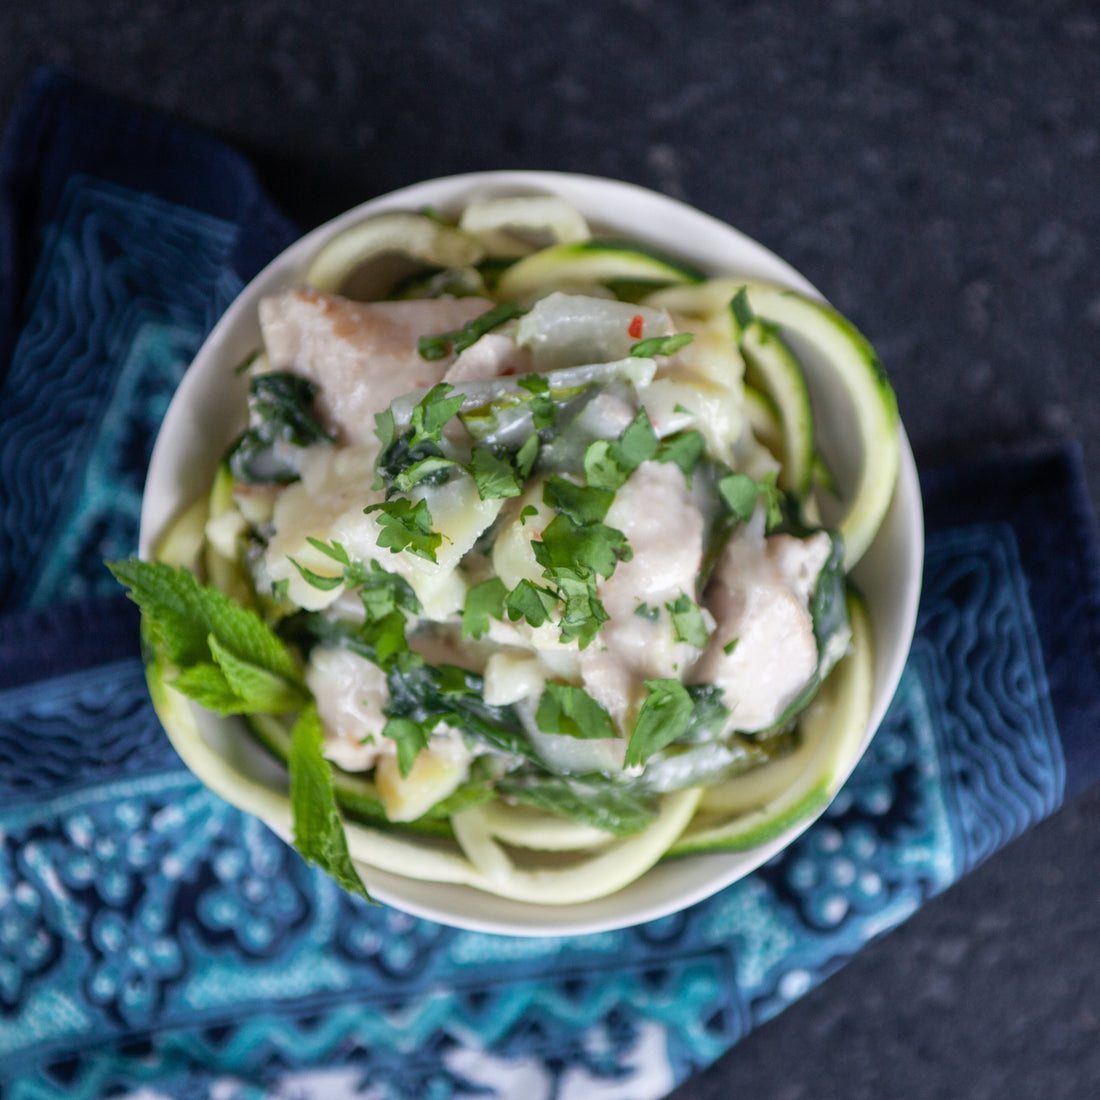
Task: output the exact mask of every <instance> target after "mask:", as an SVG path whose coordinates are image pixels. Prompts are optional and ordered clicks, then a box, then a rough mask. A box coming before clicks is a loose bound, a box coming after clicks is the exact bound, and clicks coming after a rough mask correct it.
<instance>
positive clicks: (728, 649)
mask: <svg viewBox="0 0 1100 1100" xmlns="http://www.w3.org/2000/svg"><path fill="white" fill-rule="evenodd" d="M740 640H741V639H740V638H731V639H730V640H729V641H728V642H726V644H725V645H724V646H722V652H723V653H724V654H725V655H726V656H727V657H729V656H730V655H731V654H732V653H733V651H734V650H735V649H736V648H737V643H738V642H739V641H740Z"/></svg>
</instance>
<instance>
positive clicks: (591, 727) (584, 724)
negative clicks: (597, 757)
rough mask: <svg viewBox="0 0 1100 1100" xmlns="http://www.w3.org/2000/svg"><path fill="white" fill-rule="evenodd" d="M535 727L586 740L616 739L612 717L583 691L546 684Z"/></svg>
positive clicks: (540, 697) (577, 688) (537, 711)
mask: <svg viewBox="0 0 1100 1100" xmlns="http://www.w3.org/2000/svg"><path fill="white" fill-rule="evenodd" d="M535 725H537V726H538V728H539V729H540V730H542V732H543V733H558V734H564V735H565V736H567V737H577V738H582V739H584V740H593V739H601V738H604V737H614V736H615V727H614V725H613V724H612V721H611V715H610V714H608V713H607V711H606V710H605V709H604V708H603V707H602V706H600V704H599V703H597V702H596V700H595V699H593V698H592V696H591V695H589V694H588V692H587V691H585V690H584V688H580V687H575V686H573V685H572V684H559V683H557V682H555V681H554V680H549V681H547V684H546V687H545V688H544V689H543V692H542V695H541V696H539V705H538V709H537V710H536V711H535Z"/></svg>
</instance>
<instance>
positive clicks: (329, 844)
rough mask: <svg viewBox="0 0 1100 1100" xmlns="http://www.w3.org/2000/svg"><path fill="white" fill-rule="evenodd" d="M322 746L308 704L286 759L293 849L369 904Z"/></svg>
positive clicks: (312, 708)
mask: <svg viewBox="0 0 1100 1100" xmlns="http://www.w3.org/2000/svg"><path fill="white" fill-rule="evenodd" d="M323 741H324V734H323V731H322V729H321V720H320V718H319V717H318V714H317V707H316V706H315V705H313V704H311V705H310V706H308V707H306V708H305V710H303V711H302V713H301V714H300V715H299V717H298V721H297V722H295V724H294V729H293V730H292V731H291V734H290V752H289V754H288V756H287V769H288V771H289V772H290V807H291V813H292V815H293V818H294V847H295V848H297V849H298V851H299V852H300V853H301V854H302V855H303V856H304V857H305V858H306V859H307V860H308V861H309V862H310V863H315V864H317V866H318V867H320V868H321V870H323V871H325V872H327V873H328V874H330V875H331V876H332V877H333V878H334V879H335V880H336V881H337V882H338V883H339V884H340V885H341V886H342V887H343V888H344V889H345V890H349V891H351V892H352V893H354V894H359V895H360V896H361V897H364V898H366V899H367V900H368V901H370V900H371V897H370V894H368V893H367V888H366V886H364V885H363V880H362V879H361V878H360V877H359V872H358V871H357V870H356V869H355V864H354V863H353V862H352V860H351V855H350V854H349V852H348V840H347V836H346V834H345V832H344V824H343V822H342V821H341V819H340V812H339V810H338V809H337V807H336V793H335V791H334V789H333V782H332V765H331V764H330V763H329V762H328V761H327V760H326V759H325V757H324V755H323V752H322V750H323Z"/></svg>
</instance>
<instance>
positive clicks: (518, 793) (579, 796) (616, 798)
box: [497, 766, 657, 836]
mask: <svg viewBox="0 0 1100 1100" xmlns="http://www.w3.org/2000/svg"><path fill="white" fill-rule="evenodd" d="M497 791H498V792H499V793H500V794H501V795H503V796H504V797H505V798H510V799H512V800H513V801H515V802H519V803H522V804H523V805H525V806H533V807H535V808H536V809H539V810H546V811H547V812H548V813H552V814H558V815H559V816H561V817H566V818H569V819H570V820H571V821H577V822H580V823H581V824H583V825H591V826H593V827H595V828H597V829H603V830H604V831H606V832H609V833H614V834H615V835H616V836H628V835H629V834H631V833H638V832H641V830H642V829H644V828H645V827H646V826H647V825H649V824H651V823H652V821H653V819H654V818H655V817H656V816H657V806H656V799H655V798H654V797H653V795H652V794H651V793H650V792H648V791H645V790H643V789H641V788H640V787H639V786H638V785H637V784H634V783H616V782H614V781H612V780H610V779H607V778H606V777H604V776H602V775H582V776H564V775H553V774H550V773H549V772H546V771H543V770H540V769H535V768H530V767H526V766H525V767H523V768H519V769H517V770H516V771H514V772H511V773H510V774H508V775H506V776H504V777H503V778H502V779H501V780H500V781H499V783H498V784H497Z"/></svg>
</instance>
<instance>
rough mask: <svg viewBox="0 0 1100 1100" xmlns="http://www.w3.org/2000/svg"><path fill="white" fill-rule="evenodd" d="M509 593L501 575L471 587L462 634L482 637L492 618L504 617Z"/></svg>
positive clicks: (467, 594) (467, 636)
mask: <svg viewBox="0 0 1100 1100" xmlns="http://www.w3.org/2000/svg"><path fill="white" fill-rule="evenodd" d="M507 595H508V589H507V588H506V587H505V585H504V582H503V581H502V580H501V579H500V578H499V577H490V578H489V580H487V581H482V582H481V583H480V584H475V585H474V586H473V587H472V588H470V589H469V591H468V592H467V593H466V603H465V606H464V607H463V609H462V636H463V637H464V638H481V637H483V636H484V635H485V633H486V632H487V631H488V629H489V620H490V619H503V618H504V600H505V597H506V596H507Z"/></svg>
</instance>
